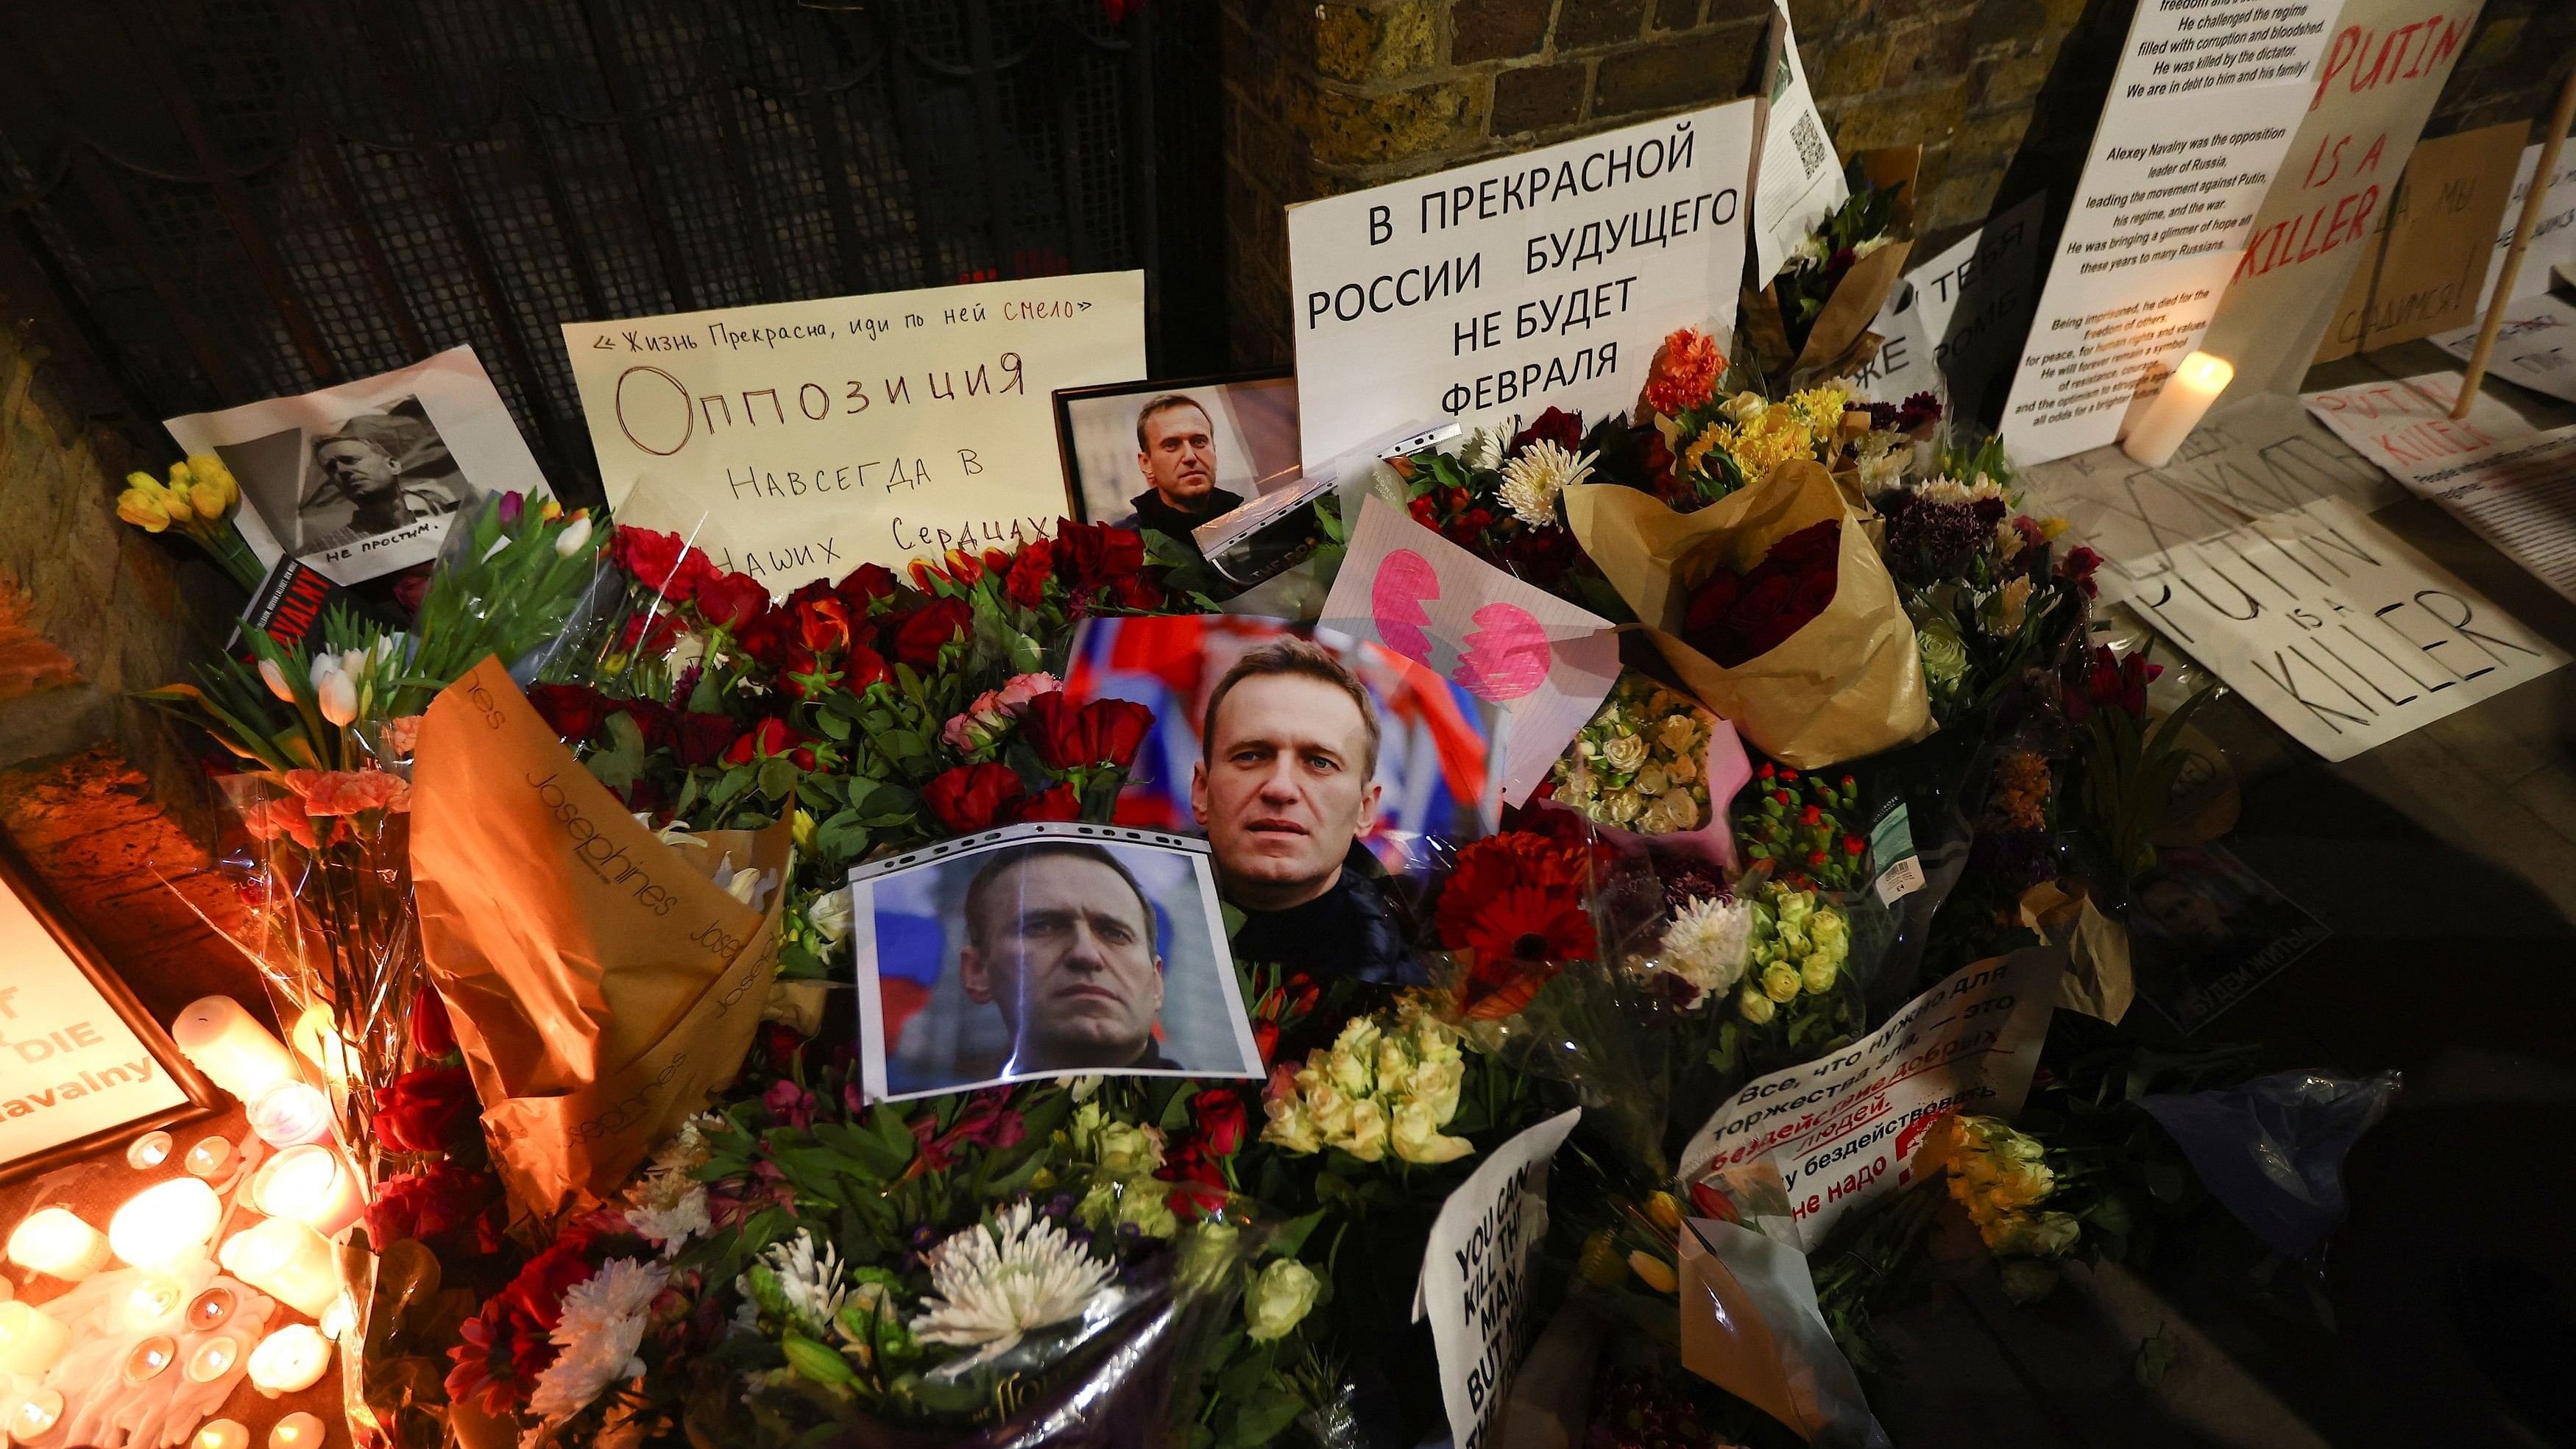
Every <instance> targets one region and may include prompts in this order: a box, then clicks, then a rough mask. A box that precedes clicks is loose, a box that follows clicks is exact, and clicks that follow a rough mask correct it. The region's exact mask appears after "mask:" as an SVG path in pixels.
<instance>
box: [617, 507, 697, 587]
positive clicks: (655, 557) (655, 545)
mask: <svg viewBox="0 0 2576 1449" xmlns="http://www.w3.org/2000/svg"><path fill="white" fill-rule="evenodd" d="M695 552H696V550H694V549H692V548H690V547H689V546H688V545H687V544H685V543H683V542H681V541H680V536H679V535H678V534H676V533H656V532H654V531H653V530H651V529H649V528H629V527H627V526H625V525H623V524H620V525H619V526H618V529H617V537H616V539H615V541H613V542H612V543H611V544H610V545H609V550H608V556H609V557H610V558H612V559H614V560H615V561H616V563H617V566H618V567H619V568H622V569H624V570H626V572H628V573H629V574H632V575H634V577H635V581H636V582H637V583H640V584H642V585H643V586H644V587H646V588H648V589H651V590H653V591H654V592H656V593H659V594H662V595H664V596H666V597H668V598H672V599H686V598H688V597H689V592H690V590H692V589H693V588H695V587H696V585H697V583H698V582H699V580H698V577H697V574H696V571H695V570H692V569H690V568H688V567H687V563H688V556H689V555H690V554H692V553H695ZM698 557H699V558H700V559H702V560H703V559H704V558H705V555H704V554H699V555H698Z"/></svg>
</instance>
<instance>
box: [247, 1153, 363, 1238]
mask: <svg viewBox="0 0 2576 1449" xmlns="http://www.w3.org/2000/svg"><path fill="white" fill-rule="evenodd" d="M250 1199H251V1201H252V1202H254V1203H256V1204H258V1205H259V1210H260V1211H261V1212H264V1213H266V1214H268V1215H269V1216H270V1217H273V1218H293V1219H295V1220H296V1221H297V1222H300V1223H304V1224H307V1225H309V1226H310V1227H312V1229H313V1230H314V1231H315V1232H318V1233H320V1234H322V1236H324V1237H326V1238H327V1237H330V1236H332V1235H333V1234H335V1233H337V1232H339V1231H340V1230H341V1229H342V1228H345V1227H347V1226H348V1225H349V1224H351V1223H354V1222H356V1221H357V1220H358V1215H359V1214H360V1213H362V1212H364V1211H366V1203H365V1202H364V1201H363V1200H362V1199H361V1198H360V1197H359V1196H358V1178H357V1174H355V1173H353V1172H351V1171H349V1170H348V1168H347V1167H346V1166H344V1165H342V1163H341V1161H340V1154H339V1153H338V1152H337V1151H336V1150H334V1149H332V1148H328V1147H322V1146H318V1145H315V1144H312V1143H307V1144H305V1145H304V1146H301V1147H289V1148H287V1149H286V1150H285V1151H283V1152H280V1153H279V1154H277V1155H276V1156H275V1157H272V1158H270V1159H269V1160H268V1161H266V1162H264V1163H261V1164H260V1168H259V1171H257V1172H255V1173H252V1174H251V1179H250Z"/></svg>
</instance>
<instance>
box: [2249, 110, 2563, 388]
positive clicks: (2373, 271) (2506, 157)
mask: <svg viewBox="0 0 2576 1449" xmlns="http://www.w3.org/2000/svg"><path fill="white" fill-rule="evenodd" d="M2528 129H2529V127H2527V126H2525V125H2523V124H2522V123H2521V122H2519V121H2515V122H2512V123H2511V124H2508V125H2502V126H2488V127H2486V128H2485V129H2483V130H2477V131H2463V132H2461V133H2460V134H2458V135H2456V136H2444V137H2441V138H2440V139H2438V140H2432V141H2427V142H2425V143H2424V144H2423V145H2421V146H2418V147H2416V148H2415V154H2414V156H2412V157H2411V158H2409V159H2408V160H2407V162H2406V175H2405V177H2404V179H2403V180H2401V181H2400V182H2399V183H2398V187H2397V194H2396V198H2395V200H2394V201H2392V202H2391V203H2390V204H2389V206H2388V207H2387V208H2386V209H2385V210H2384V211H2383V213H2382V215H2381V217H2380V219H2379V221H2378V222H2377V223H2376V224H2375V225H2376V228H2377V229H2376V231H2375V232H2374V234H2373V235H2372V237H2371V239H2370V245H2369V246H2368V247H2367V248H2366V249H2364V251H2363V253H2362V261H2361V263H2360V264H2359V265H2358V266H2356V267H2354V268H2353V273H2352V277H2351V279H2350V281H2349V282H2348V283H2347V284H2346V285H2345V287H2344V291H2343V297H2342V299H2341V300H2340V301H2338V302H2337V303H2336V304H2335V311H2334V316H2333V318H2332V319H2331V320H2329V321H2328V322H2327V324H2326V329H2325V335H2324V337H2323V338H2322V339H2321V340H2320V341H2319V343H2318V345H2317V353H2316V360H2317V361H2318V362H2332V361H2334V360H2335V359H2336V358H2338V357H2349V356H2351V355H2352V354H2353V353H2355V352H2368V351H2370V350H2372V349H2374V348H2380V347H2394V346H2396V345H2397V344H2398V343H2400V342H2409V341H2412V340H2414V339H2415V338H2418V337H2423V336H2426V335H2429V334H2431V333H2434V332H2439V331H2441V330H2442V329H2443V328H2446V327H2457V326H2459V325H2461V324H2462V323H2465V322H2470V321H2474V320H2475V319H2476V317H2477V315H2478V302H2477V296H2478V287H2479V285H2480V279H2481V278H2483V277H2484V276H2485V275H2486V273H2487V267H2488V263H2489V260H2490V256H2489V252H2490V249H2489V247H2488V245H2487V237H2488V235H2489V234H2490V233H2492V232H2493V231H2494V230H2495V228H2496V218H2498V217H2500V216H2503V215H2504V211H2505V199H2506V192H2507V190H2508V189H2509V188H2508V187H2507V186H2506V185H2505V177H2506V169H2507V168H2508V167H2509V166H2510V165H2511V164H2512V160H2511V158H2512V156H2513V154H2514V149H2515V148H2516V147H2518V146H2520V145H2521V144H2522V137H2523V133H2524V132H2525V131H2527V130H2528ZM2535 280H2536V274H2535ZM2282 385H2283V386H2284V387H2285V388H2295V386H2296V381H2295V379H2293V380H2290V381H2288V382H2285V383H2283V384H2282Z"/></svg>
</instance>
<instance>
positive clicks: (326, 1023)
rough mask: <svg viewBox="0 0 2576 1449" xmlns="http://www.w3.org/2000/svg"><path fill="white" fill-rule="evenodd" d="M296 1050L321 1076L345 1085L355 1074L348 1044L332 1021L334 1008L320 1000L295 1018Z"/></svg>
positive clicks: (293, 1032) (293, 1034) (292, 1033)
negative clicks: (332, 1009)
mask: <svg viewBox="0 0 2576 1449" xmlns="http://www.w3.org/2000/svg"><path fill="white" fill-rule="evenodd" d="M289 1035H291V1036H293V1037H294V1038H295V1050H296V1052H297V1053H298V1054H299V1055H301V1056H302V1057H303V1058H304V1059H305V1060H306V1061H308V1062H311V1063H312V1064H313V1065H315V1066H317V1067H320V1068H321V1069H322V1075H323V1076H324V1077H326V1078H328V1079H329V1080H331V1081H334V1082H345V1081H347V1080H349V1078H350V1077H352V1076H354V1075H356V1067H355V1065H354V1064H353V1063H352V1061H351V1060H350V1055H349V1044H348V1043H347V1042H346V1041H344V1040H342V1039H341V1037H340V1029H339V1027H337V1026H336V1025H334V1024H333V1023H332V1021H331V1008H330V1007H329V1006H327V1005H324V1004H323V1003H321V1002H319V1001H317V1002H315V1003H313V1004H312V1005H311V1006H308V1007H306V1008H304V1013H303V1015H301V1016H298V1017H296V1018H295V1029H294V1030H293V1031H292V1032H290V1033H289Z"/></svg>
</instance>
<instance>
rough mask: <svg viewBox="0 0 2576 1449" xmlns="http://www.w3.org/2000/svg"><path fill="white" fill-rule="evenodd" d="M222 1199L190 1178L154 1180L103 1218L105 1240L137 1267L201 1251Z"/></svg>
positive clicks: (155, 1265) (212, 1229) (210, 1234)
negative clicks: (105, 1227)
mask: <svg viewBox="0 0 2576 1449" xmlns="http://www.w3.org/2000/svg"><path fill="white" fill-rule="evenodd" d="M223 1216H224V1204H223V1199H221V1198H219V1197H216V1196H215V1190H214V1189H213V1188H211V1187H208V1186H206V1185H205V1183H203V1182H201V1181H199V1180H198V1179H196V1178H193V1177H174V1178H171V1179H170V1180H169V1181H167V1182H156V1183H154V1184H152V1185H151V1186H150V1187H147V1188H145V1189H143V1190H142V1191H141V1192H138V1193H136V1194H135V1195H134V1196H132V1197H130V1198H127V1199H126V1200H125V1206H123V1207H121V1208H118V1209H117V1210H116V1216H114V1217H112V1218H109V1219H108V1220H107V1245H108V1246H109V1247H111V1248H114V1249H115V1250H116V1256H118V1257H120V1258H123V1259H124V1260H125V1261H127V1262H129V1263H132V1264H133V1265H134V1266H135V1267H137V1268H158V1267H161V1266H163V1265H164V1264H168V1263H175V1262H177V1261H178V1260H180V1259H181V1258H185V1257H189V1256H191V1255H194V1254H197V1253H201V1252H204V1251H205V1248H206V1244H208V1243H210V1242H213V1241H214V1238H215V1228H216V1226H217V1225H218V1224H219V1223H221V1222H222V1221H223Z"/></svg>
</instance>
